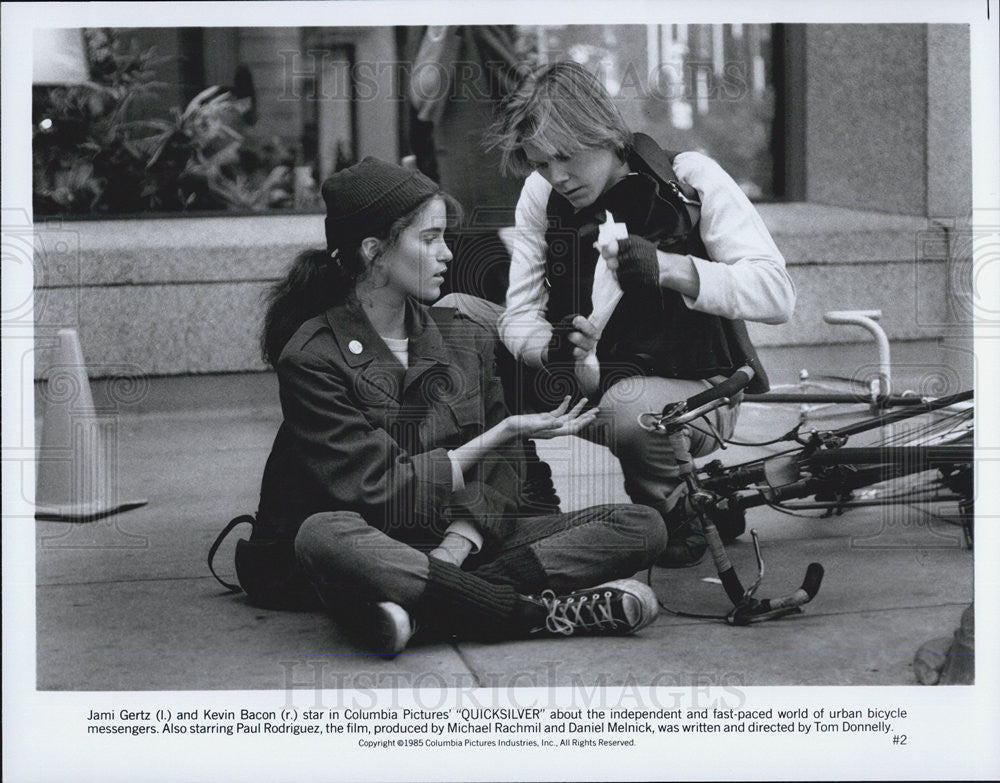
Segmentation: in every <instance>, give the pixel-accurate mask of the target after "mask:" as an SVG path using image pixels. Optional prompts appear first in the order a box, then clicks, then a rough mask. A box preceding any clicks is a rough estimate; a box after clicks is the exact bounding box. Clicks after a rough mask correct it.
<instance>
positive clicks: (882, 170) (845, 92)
mask: <svg viewBox="0 0 1000 783" xmlns="http://www.w3.org/2000/svg"><path fill="white" fill-rule="evenodd" d="M806 36H807V42H806V95H805V100H806V189H807V198H808V200H809V201H811V202H817V203H821V204H834V205H836V206H841V207H850V208H852V209H870V210H874V211H877V212H895V213H901V214H907V215H925V214H927V188H926V149H927V27H926V26H925V25H808V26H807V27H806Z"/></svg>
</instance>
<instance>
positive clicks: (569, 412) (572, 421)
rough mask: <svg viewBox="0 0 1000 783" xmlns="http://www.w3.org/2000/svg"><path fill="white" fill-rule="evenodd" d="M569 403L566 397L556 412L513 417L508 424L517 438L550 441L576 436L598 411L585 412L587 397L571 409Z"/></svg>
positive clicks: (595, 409)
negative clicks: (550, 439) (566, 436)
mask: <svg viewBox="0 0 1000 783" xmlns="http://www.w3.org/2000/svg"><path fill="white" fill-rule="evenodd" d="M569 403H570V398H569V397H566V398H564V399H563V401H562V404H560V405H559V407H558V408H556V409H555V410H551V411H548V412H546V413H526V414H522V415H520V416H511V417H509V418H508V419H507V420H506V423H507V425H508V426H509V427H510V428H511V430H512V431H513V434H514V436H515V437H517V438H535V439H538V440H548V439H549V438H557V437H559V436H560V435H575V434H576V433H578V432H579V431H580V430H582V429H583V428H584V427H586V426H587V425H588V424H590V423H591V422H592V421H593V420H594V419H595V418H597V413H598V409H597V408H590V409H589V410H584V407H585V406H586V404H587V398H586V397H584V398H583V399H582V400H580V401H579V402H578V403H577V404H576V405H574V406H573V407H572V408H570V407H569Z"/></svg>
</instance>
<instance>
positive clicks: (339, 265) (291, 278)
mask: <svg viewBox="0 0 1000 783" xmlns="http://www.w3.org/2000/svg"><path fill="white" fill-rule="evenodd" d="M353 255H354V254H352V256H353ZM355 278H356V274H354V273H353V271H349V270H348V269H345V266H344V263H343V261H342V260H341V258H339V257H338V258H333V257H332V256H331V254H330V251H328V250H306V251H305V252H304V253H299V255H297V256H296V257H295V260H294V261H293V262H292V265H291V267H290V268H289V270H288V274H286V275H285V278H284V279H283V280H280V281H278V282H277V283H275V284H274V286H273V287H272V288H271V290H270V291H269V292H268V294H267V311H266V313H265V315H264V328H263V329H262V330H261V335H260V350H261V356H262V357H263V359H264V361H265V362H267V363H268V364H270V365H271V366H272V367H275V366H277V364H278V357H279V356H280V355H281V351H282V350H283V349H284V347H285V344H286V343H287V342H288V341H289V340H290V339H291V337H292V335H293V334H295V332H296V330H297V329H298V328H299V327H300V326H302V324H304V323H305V322H306V321H308V320H309V319H310V318H312V317H313V316H316V315H319V314H320V313H323V312H326V310H327V309H329V308H330V307H332V306H333V305H335V304H337V303H338V302H340V301H342V300H343V299H344V298H345V297H346V296H347V294H348V293H349V292H350V291H351V290H353V288H354V286H353V283H354V279H355Z"/></svg>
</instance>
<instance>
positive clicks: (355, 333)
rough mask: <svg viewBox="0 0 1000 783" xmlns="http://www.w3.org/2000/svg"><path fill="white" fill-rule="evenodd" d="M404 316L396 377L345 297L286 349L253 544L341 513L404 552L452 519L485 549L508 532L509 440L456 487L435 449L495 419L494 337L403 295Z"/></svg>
mask: <svg viewBox="0 0 1000 783" xmlns="http://www.w3.org/2000/svg"><path fill="white" fill-rule="evenodd" d="M406 318H407V324H408V326H409V330H410V339H409V368H408V369H407V368H404V367H403V365H402V363H401V362H400V361H399V360H398V359H397V358H396V357H395V356H394V355H393V354H392V353H391V352H390V351H389V348H388V347H387V346H386V344H385V343H384V342H383V340H382V339H381V338H380V337H379V335H378V334H377V333H376V332H375V330H374V328H373V327H372V325H371V323H370V322H369V320H368V318H367V316H366V315H365V314H364V312H363V310H362V309H361V306H360V304H359V303H358V302H357V300H356V299H354V298H353V297H352V298H350V299H349V300H348V301H346V302H344V303H343V304H339V305H336V306H334V307H332V308H331V309H330V310H328V311H327V312H326V313H324V314H323V315H320V316H317V317H315V318H312V319H310V320H309V321H306V322H305V324H303V325H302V327H300V328H299V330H298V331H297V332H296V333H295V335H294V336H293V337H292V338H291V340H290V341H289V342H288V344H287V345H286V347H285V349H284V350H283V351H282V353H281V356H280V358H279V360H278V363H277V373H278V380H279V384H280V397H281V409H282V413H283V416H284V421H283V422H282V424H281V428H280V430H279V431H278V434H277V437H276V438H275V441H274V446H273V447H272V450H271V454H270V456H269V457H268V460H267V465H266V467H265V469H264V477H263V480H262V484H261V496H260V506H259V510H258V519H257V525H256V527H255V535H261V534H264V535H266V536H267V537H269V538H270V537H272V536H273V537H274V538H280V539H286V540H288V539H291V538H294V536H295V532H296V531H297V530H298V527H299V525H300V524H301V523H302V522H303V521H304V520H305V519H306V518H307V517H309V516H310V515H312V514H315V513H317V512H322V511H341V510H343V511H355V512H357V513H359V514H361V515H362V516H363V517H364V518H365V520H367V521H368V523H369V524H371V525H374V526H375V527H378V528H379V529H381V530H384V531H385V532H387V533H388V534H389V535H391V536H393V537H394V538H397V539H399V540H402V541H406V542H407V543H411V544H413V545H415V546H434V545H435V544H437V543H438V542H440V540H441V537H442V536H443V534H444V531H445V529H446V528H447V526H448V525H449V524H450V523H451V522H452V521H454V520H457V519H466V520H468V521H470V522H472V523H473V524H474V525H475V526H476V527H477V528H478V529H479V531H480V532H481V533H482V534H483V536H484V540H485V545H484V549H486V548H488V547H490V546H491V545H492V544H495V543H496V542H497V541H499V540H500V539H503V538H505V537H506V536H508V535H510V534H511V533H512V532H513V528H514V520H515V519H516V518H517V517H518V516H519V515H518V502H519V498H520V494H521V493H520V490H521V477H522V476H523V452H522V450H521V446H520V444H516V443H515V444H512V445H511V448H510V450H503V451H499V452H495V453H492V454H490V455H488V456H487V457H486V459H485V460H483V461H482V462H481V463H480V464H479V465H477V466H476V468H474V469H472V470H469V471H467V472H466V474H465V487H464V489H460V490H459V491H458V492H453V475H452V466H451V461H450V460H449V458H448V454H447V452H448V450H449V449H452V448H455V447H457V446H460V445H461V444H463V443H465V442H467V441H469V440H471V439H472V438H474V437H475V436H476V435H478V434H480V433H482V432H483V431H484V430H485V429H487V428H489V427H491V426H493V425H494V424H496V423H497V422H499V421H500V420H501V419H503V418H504V417H505V416H506V415H507V410H506V408H505V406H504V401H503V392H502V388H501V386H500V382H499V380H498V379H497V378H496V377H494V346H495V344H496V341H495V340H494V339H493V337H492V336H491V335H490V334H489V333H488V332H487V331H486V330H485V329H483V328H482V327H481V326H478V325H477V324H475V323H474V322H472V321H470V320H469V319H468V318H466V317H464V316H462V315H461V314H459V313H458V312H457V311H456V310H453V309H451V308H428V307H425V306H424V305H421V304H419V303H417V302H416V301H413V300H409V301H408V303H407V313H406Z"/></svg>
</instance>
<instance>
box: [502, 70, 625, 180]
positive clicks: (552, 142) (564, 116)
mask: <svg viewBox="0 0 1000 783" xmlns="http://www.w3.org/2000/svg"><path fill="white" fill-rule="evenodd" d="M526 143H531V144H532V145H534V146H535V147H537V148H538V150H539V151H540V152H541V153H542V154H544V155H545V156H547V157H557V156H568V155H572V154H573V153H574V152H578V151H579V150H581V149H586V148H602V149H610V150H613V151H614V152H615V154H617V155H618V157H619V158H620V159H622V160H624V159H625V155H626V151H627V149H628V148H629V147H630V146H631V145H632V131H630V130H629V128H628V126H627V125H626V124H625V120H624V119H623V118H622V115H621V112H619V111H618V107H617V106H616V105H615V102H614V100H613V99H612V98H611V96H610V95H609V94H608V91H607V90H606V89H605V88H604V85H603V84H602V83H601V81H600V79H598V78H597V77H596V76H595V75H594V74H592V73H590V72H589V71H588V70H587V69H586V68H584V67H583V66H582V65H578V64H577V63H575V62H568V61H567V62H557V63H554V64H552V65H549V66H547V67H544V68H541V69H539V70H536V71H534V72H533V73H531V74H529V75H528V76H527V77H526V78H525V80H524V81H523V82H522V83H521V85H520V86H519V87H518V89H517V90H516V91H515V92H514V94H513V95H511V96H510V97H509V98H508V99H507V100H506V101H504V103H503V104H501V106H500V109H499V112H498V117H497V120H496V122H495V123H494V125H493V127H492V128H491V130H490V133H489V136H488V144H489V147H490V148H491V149H492V148H498V149H499V150H500V153H501V158H500V168H501V171H503V173H504V174H519V175H525V174H527V173H529V172H530V171H531V170H532V168H533V167H532V165H531V163H529V162H528V159H527V156H526V155H525V153H524V145H525V144H526Z"/></svg>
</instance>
